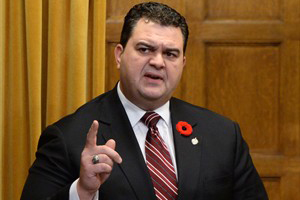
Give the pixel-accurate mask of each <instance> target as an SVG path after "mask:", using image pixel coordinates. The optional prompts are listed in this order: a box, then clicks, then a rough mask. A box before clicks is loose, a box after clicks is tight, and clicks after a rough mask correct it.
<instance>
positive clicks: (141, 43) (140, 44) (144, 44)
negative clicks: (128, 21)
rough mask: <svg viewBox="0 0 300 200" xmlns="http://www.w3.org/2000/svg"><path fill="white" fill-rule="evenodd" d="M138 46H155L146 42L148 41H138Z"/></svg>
mask: <svg viewBox="0 0 300 200" xmlns="http://www.w3.org/2000/svg"><path fill="white" fill-rule="evenodd" d="M136 46H146V47H149V48H154V46H153V45H151V44H148V43H146V42H138V43H137V44H136Z"/></svg>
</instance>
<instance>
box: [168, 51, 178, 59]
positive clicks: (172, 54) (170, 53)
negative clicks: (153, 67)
mask: <svg viewBox="0 0 300 200" xmlns="http://www.w3.org/2000/svg"><path fill="white" fill-rule="evenodd" d="M166 56H168V57H171V58H177V54H175V53H172V52H166Z"/></svg>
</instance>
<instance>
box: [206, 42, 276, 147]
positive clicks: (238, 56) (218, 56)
mask: <svg viewBox="0 0 300 200" xmlns="http://www.w3.org/2000/svg"><path fill="white" fill-rule="evenodd" d="M279 55H280V54H279V46H276V44H275V45H274V46H268V45H267V44H266V45H264V44H247V45H245V44H240V45H234V44H219V45H208V47H207V51H206V73H205V77H206V81H205V83H206V98H207V101H206V102H207V105H206V107H208V108H209V109H211V110H214V111H216V112H218V113H222V114H224V115H225V116H230V117H231V118H232V119H233V120H238V122H239V124H240V126H241V128H242V130H243V135H244V137H245V138H246V140H247V141H248V144H249V145H250V147H251V150H252V151H255V152H256V151H264V152H278V151H279V146H278V138H279V137H278V134H279V109H280V108H279V98H280V97H279V91H280V88H279V86H280V85H279V81H280V66H279ZM262 130H263V134H262ZM258 138H259V140H258Z"/></svg>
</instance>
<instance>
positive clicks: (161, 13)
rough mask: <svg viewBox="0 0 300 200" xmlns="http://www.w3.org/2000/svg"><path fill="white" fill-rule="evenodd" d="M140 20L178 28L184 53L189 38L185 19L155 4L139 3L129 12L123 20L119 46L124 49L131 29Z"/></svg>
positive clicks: (163, 5)
mask: <svg viewBox="0 0 300 200" xmlns="http://www.w3.org/2000/svg"><path fill="white" fill-rule="evenodd" d="M141 18H146V19H148V20H150V21H153V22H155V23H158V24H160V25H162V26H174V27H179V28H180V29H181V32H182V35H183V38H184V40H183V51H184V52H185V50H186V46H187V41H188V37H189V29H188V25H187V23H186V21H185V18H184V17H183V16H182V15H180V14H179V13H178V12H177V11H176V10H174V9H173V8H170V7H169V6H167V5H165V4H162V3H157V2H147V3H140V4H137V5H135V6H133V7H132V8H131V9H130V10H129V12H128V13H127V15H126V16H125V18H124V24H123V28H122V33H121V39H120V44H121V45H122V46H123V47H124V48H125V47H126V44H127V42H128V40H129V38H130V37H131V35H132V30H133V28H134V27H135V25H136V24H137V22H138V21H139V20H140V19H141Z"/></svg>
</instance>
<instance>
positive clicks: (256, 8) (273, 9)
mask: <svg viewBox="0 0 300 200" xmlns="http://www.w3.org/2000/svg"><path fill="white" fill-rule="evenodd" d="M206 3H207V19H215V20H216V19H217V20H220V19H235V20H237V19H238V20H270V19H280V14H281V8H282V6H281V5H280V3H281V1H280V0H251V1H241V0H226V1H224V0H207V1H206Z"/></svg>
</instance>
